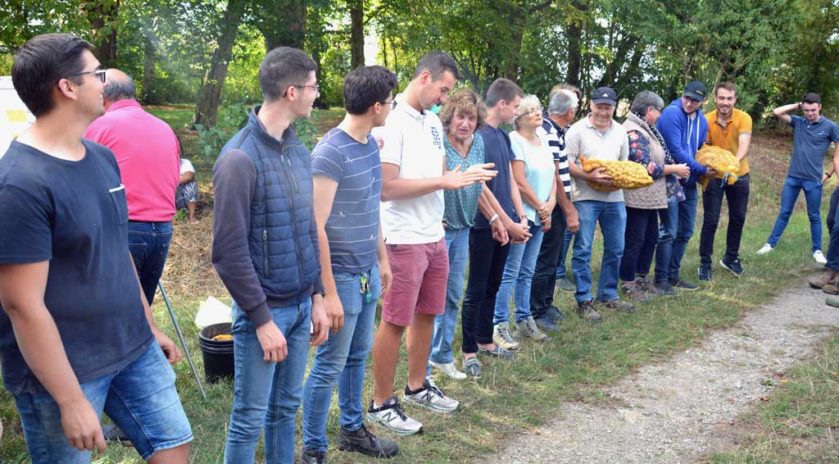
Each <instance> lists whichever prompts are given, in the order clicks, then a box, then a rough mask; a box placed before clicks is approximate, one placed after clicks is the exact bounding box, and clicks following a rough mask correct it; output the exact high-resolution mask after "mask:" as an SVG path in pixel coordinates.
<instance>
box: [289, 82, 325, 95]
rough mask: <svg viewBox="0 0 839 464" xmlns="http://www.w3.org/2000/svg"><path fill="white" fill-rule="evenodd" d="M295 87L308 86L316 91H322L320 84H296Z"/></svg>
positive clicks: (303, 87) (302, 87)
mask: <svg viewBox="0 0 839 464" xmlns="http://www.w3.org/2000/svg"><path fill="white" fill-rule="evenodd" d="M294 86H295V87H297V88H300V89H305V88H306V87H308V88H310V89H314V90H315V92H316V93H320V86H319V85H318V84H294Z"/></svg>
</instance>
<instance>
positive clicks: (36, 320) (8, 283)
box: [0, 261, 105, 452]
mask: <svg viewBox="0 0 839 464" xmlns="http://www.w3.org/2000/svg"><path fill="white" fill-rule="evenodd" d="M48 274H49V261H41V262H38V263H28V264H4V265H0V304H2V306H3V310H4V311H6V314H8V315H9V319H10V320H11V322H12V328H13V330H14V332H15V339H16V340H17V344H18V347H19V348H20V352H21V354H23V359H24V360H25V361H26V365H27V366H29V368H30V369H31V370H32V373H33V374H35V377H37V379H38V380H39V381H40V382H41V384H42V385H43V386H44V388H46V390H47V392H49V394H50V396H52V398H53V399H54V400H55V402H56V404H58V407H59V409H60V410H61V426H62V428H63V430H64V434H65V435H66V436H67V438H68V440H69V441H70V443H71V444H72V445H73V446H75V447H76V448H79V449H87V450H92V449H94V448H96V449H98V450H99V451H100V452H102V451H104V450H105V438H104V437H103V435H102V427H101V426H100V425H99V417H98V416H97V415H96V412H95V411H94V409H93V406H91V404H90V402H89V401H88V400H87V398H85V396H84V393H82V388H81V386H80V385H79V380H78V378H77V377H76V374H75V373H74V372H73V368H72V367H70V361H69V360H68V359H67V353H66V352H65V351H64V345H63V344H62V342H61V335H60V334H59V333H58V327H57V326H56V325H55V320H54V319H53V318H52V315H51V314H50V313H49V311H48V310H47V307H46V305H45V303H44V292H45V291H46V288H47V276H48Z"/></svg>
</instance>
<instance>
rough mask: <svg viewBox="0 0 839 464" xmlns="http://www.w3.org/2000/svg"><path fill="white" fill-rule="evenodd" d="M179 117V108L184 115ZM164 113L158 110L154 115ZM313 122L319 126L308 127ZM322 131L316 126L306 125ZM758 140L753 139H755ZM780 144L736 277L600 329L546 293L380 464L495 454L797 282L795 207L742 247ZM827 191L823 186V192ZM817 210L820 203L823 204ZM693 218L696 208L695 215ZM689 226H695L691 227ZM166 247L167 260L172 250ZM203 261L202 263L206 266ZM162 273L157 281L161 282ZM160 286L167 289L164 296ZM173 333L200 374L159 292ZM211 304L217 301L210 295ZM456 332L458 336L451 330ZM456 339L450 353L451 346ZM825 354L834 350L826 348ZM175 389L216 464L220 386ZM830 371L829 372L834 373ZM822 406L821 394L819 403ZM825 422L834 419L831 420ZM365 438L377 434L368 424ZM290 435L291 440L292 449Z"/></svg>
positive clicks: (802, 252) (196, 453)
mask: <svg viewBox="0 0 839 464" xmlns="http://www.w3.org/2000/svg"><path fill="white" fill-rule="evenodd" d="M184 111H185V110H184ZM315 115H316V117H315V118H314V119H315V123H316V125H317V124H318V122H320V124H322V125H327V124H333V125H334V124H335V123H337V121H338V119H339V118H340V112H335V111H331V112H329V113H324V114H322V115H321V114H320V113H319V112H316V113H315ZM164 116H165V115H164ZM318 116H322V119H320V120H318ZM318 128H319V130H323V127H320V126H319V127H318ZM756 139H758V137H756ZM788 147H789V141H788V139H780V138H773V137H767V136H761V137H760V140H756V143H755V148H754V151H753V155H751V156H752V157H753V159H752V166H753V169H754V170H755V172H754V173H753V175H752V198H751V201H750V212H749V216H748V219H747V224H746V230H745V233H744V237H743V242H742V255H743V256H742V260H743V264H744V266H745V269H746V274H745V276H744V277H743V278H742V279H735V278H734V277H733V276H731V275H730V274H728V273H727V272H726V271H724V270H722V269H720V268H718V267H717V268H715V280H714V281H712V282H711V283H710V284H709V285H708V286H706V287H705V288H704V289H702V290H700V291H697V292H688V293H683V294H681V295H679V296H677V297H673V298H669V299H659V300H656V301H655V302H653V303H651V304H648V305H644V306H643V307H642V308H641V309H640V311H639V312H638V313H636V314H634V315H626V314H616V313H613V312H608V313H606V314H605V315H604V316H605V321H604V323H603V324H600V325H597V326H592V325H589V324H585V323H581V322H580V321H579V320H578V319H577V318H576V317H574V316H573V315H571V314H572V313H573V307H574V304H573V298H572V296H571V295H570V294H560V295H557V301H558V303H559V306H561V307H562V308H563V309H564V310H565V311H566V313H568V314H569V320H568V321H567V322H565V323H564V324H563V326H562V331H561V332H560V333H559V334H558V335H556V336H554V337H553V338H552V340H550V341H549V342H547V343H544V344H541V345H534V344H530V343H524V346H523V348H522V351H521V354H520V355H519V357H518V359H517V361H516V362H514V363H507V362H502V361H493V360H486V361H484V377H483V378H482V379H481V380H479V381H471V380H470V381H464V382H453V381H448V380H441V381H440V384H441V386H442V387H443V388H444V389H445V391H446V392H447V393H448V394H450V395H451V396H453V397H454V398H457V399H459V400H461V402H462V407H461V409H460V410H459V411H457V412H456V413H454V414H451V415H448V416H441V415H436V414H433V413H428V412H425V411H420V410H417V409H416V408H412V407H409V413H410V414H411V415H414V416H415V417H416V418H417V419H419V420H421V421H422V422H423V423H424V424H425V433H424V434H422V435H418V436H412V437H406V438H400V439H398V442H399V445H400V447H401V453H400V455H399V456H398V457H397V458H396V459H394V460H392V461H390V462H405V463H409V462H410V463H413V462H440V463H443V462H473V461H479V460H480V457H481V456H482V455H484V454H485V453H489V452H492V451H494V450H497V449H499V448H500V447H501V446H503V444H504V443H505V442H506V441H508V440H513V439H515V437H516V435H517V434H520V433H527V432H528V431H529V430H532V429H533V428H534V427H536V426H538V425H539V424H542V423H544V422H545V421H547V420H549V419H550V418H551V417H553V415H554V414H555V408H556V407H557V406H559V405H560V404H561V403H562V402H564V401H588V402H607V401H609V400H608V398H607V397H606V395H605V394H604V393H603V388H604V386H606V385H608V384H610V383H612V382H614V381H616V380H617V379H619V378H621V377H624V376H626V375H627V374H628V373H630V372H632V371H633V370H634V369H637V368H638V367H640V366H642V365H645V364H648V363H651V362H655V361H658V360H662V359H666V358H667V357H669V356H670V355H671V354H672V353H674V352H676V351H678V350H684V349H686V348H689V347H691V346H695V345H696V344H697V343H698V342H699V341H701V340H702V339H703V338H704V337H705V336H706V335H707V334H709V333H710V332H711V331H713V330H716V329H719V328H723V327H727V326H730V325H732V324H733V323H735V322H736V321H738V320H739V319H740V318H741V317H742V315H743V314H744V313H745V312H746V311H749V310H750V309H752V308H755V307H757V306H759V305H760V304H763V303H766V302H767V301H769V300H770V299H771V298H772V297H773V296H775V295H777V294H779V293H781V292H782V291H783V289H784V287H786V286H788V285H791V284H794V283H797V282H800V279H801V277H802V276H803V275H805V274H807V273H808V272H810V271H811V270H813V269H815V266H814V264H813V262H812V258H811V257H810V255H809V252H808V250H809V227H808V224H807V222H806V217H805V215H804V214H802V213H801V212H800V211H799V212H798V213H797V214H795V215H794V216H793V219H792V221H791V222H790V225H789V227H788V229H787V231H786V233H785V235H784V238H783V239H782V241H781V243H780V244H779V246H778V247H777V248H776V249H775V250H774V251H773V252H772V253H771V254H770V255H768V256H765V257H757V256H755V255H754V251H755V250H756V249H757V248H759V247H760V246H761V245H762V244H763V242H764V240H765V239H766V237H767V235H768V233H769V230H770V228H771V226H772V222H773V221H774V218H775V214H776V213H777V208H778V200H779V192H780V185H781V183H782V182H783V173H784V171H785V167H786V160H787V159H788V154H787V153H788V152H787V150H788ZM826 190H827V189H826ZM826 206H827V205H825V207H826ZM699 218H700V219H701V212H700V213H699ZM699 223H701V221H699V222H698V224H697V228H698V227H699ZM725 226H726V220H725V217H723V221H722V224H721V225H720V229H719V231H718V234H717V242H716V248H717V253H716V255H717V256H719V255H720V250H721V248H722V247H723V243H724V240H725V236H724V235H725ZM176 228H177V231H176V234H194V233H195V230H196V229H190V228H188V226H186V225H184V224H182V223H176ZM194 240H195V241H204V242H205V243H209V241H210V237H209V236H196V237H194ZM601 246H602V240H601V239H600V238H596V240H595V255H594V258H593V259H592V263H593V264H594V265H593V268H594V269H593V270H594V272H595V273H596V272H597V271H598V268H599V262H600V247H601ZM697 247H698V230H697V233H696V234H695V237H694V239H693V240H691V242H690V246H689V248H688V252H687V254H686V257H685V261H684V264H683V269H684V272H685V276H686V277H690V278H695V272H696V268H697V266H698V253H697ZM171 252H174V253H177V252H178V250H175V249H173V250H172V251H171ZM206 265H207V266H209V263H207V264H206ZM165 279H166V276H164V280H165ZM170 291H171V289H170ZM170 296H171V297H172V300H173V303H174V305H175V311H176V312H177V314H178V317H179V320H180V324H181V327H182V328H183V329H184V330H185V332H186V337H187V340H188V342H189V348H190V351H191V352H192V354H193V356H194V357H195V358H196V361H197V362H198V364H199V366H198V367H199V370H201V368H202V366H201V359H200V358H201V356H200V351H199V350H198V346H197V330H196V329H195V327H194V324H192V322H191V320H192V318H193V317H194V315H195V313H196V311H197V308H198V304H199V302H200V301H201V300H203V299H204V298H205V297H206V295H204V294H171V295H170ZM215 296H217V297H221V296H222V295H215ZM159 300H160V299H158V301H157V302H156V304H155V314H156V318H157V321H158V323H159V324H160V326H161V327H162V328H163V329H164V330H166V331H167V333H169V334H172V335H174V331H173V330H172V327H171V323H170V322H169V320H168V316H167V315H166V312H165V307H164V306H162V301H159ZM458 332H459V331H458ZM459 344H460V339H459V334H458V336H457V337H456V340H455V350H459V348H460V345H459ZM834 353H835V350H834ZM405 364H406V363H405V354H404V350H403V352H402V353H401V359H400V363H399V369H398V371H397V375H396V382H395V385H394V390H395V391H396V390H399V389H401V387H402V386H403V385H404V381H405V378H406V372H405ZM175 369H176V372H177V374H178V381H177V386H178V390H179V392H180V394H181V398H182V401H183V403H184V406H185V408H186V411H187V414H188V416H189V418H190V421H191V423H192V426H193V430H194V433H195V442H194V443H193V447H192V453H191V457H192V462H195V463H200V464H211V463H217V462H221V458H222V455H223V448H224V439H225V431H226V427H227V422H228V419H229V414H230V404H231V396H232V394H231V391H232V389H231V386H230V384H229V383H221V384H217V385H212V386H207V393H208V399H207V400H206V401H204V400H202V399H201V397H200V395H199V393H198V390H197V388H196V386H195V384H194V382H193V380H192V377H191V373H190V371H189V367H188V366H187V364H186V363H185V362H183V363H180V364H179V365H178V366H176V368H175ZM834 371H835V368H834ZM365 389H366V390H365V393H364V397H365V398H366V399H369V398H370V397H371V382H369V381H368V382H367V384H366V385H365ZM825 399H827V397H825ZM337 413H338V412H337V406H336V403H335V401H333V404H332V409H331V412H330V418H329V423H328V430H329V436H330V438H331V439H333V440H334V437H335V432H336V429H337ZM0 418H2V420H3V422H4V424H6V426H7V431H6V434H5V436H4V438H3V442H2V446H0V462H4V463H5V462H19V461H21V460H24V459H25V456H26V451H25V445H24V442H23V439H22V434H21V431H20V427H19V424H18V422H17V420H16V419H15V412H14V406H13V404H12V401H11V397H10V396H9V395H8V393H6V392H5V390H3V391H0ZM834 423H835V422H834ZM371 427H374V430H375V431H376V432H377V433H382V434H385V435H386V434H387V433H386V432H382V431H381V429H379V428H376V427H375V426H371ZM299 444H300V436H299V434H298V436H297V446H298V447H299ZM329 459H330V462H333V463H356V462H374V460H372V459H371V460H365V459H364V458H363V457H361V456H358V455H355V454H347V453H342V452H338V451H335V450H331V451H330V456H329ZM95 462H97V463H102V464H104V463H134V462H139V458H138V457H137V455H136V453H134V451H133V450H132V449H130V448H122V447H119V446H113V445H111V446H109V448H108V450H107V451H106V453H105V454H104V455H103V456H99V457H97V458H96V459H95Z"/></svg>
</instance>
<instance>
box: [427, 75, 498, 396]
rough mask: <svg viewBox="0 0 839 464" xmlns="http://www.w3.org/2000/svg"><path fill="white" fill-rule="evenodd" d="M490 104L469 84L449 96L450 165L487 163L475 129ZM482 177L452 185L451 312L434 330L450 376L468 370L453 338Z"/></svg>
mask: <svg viewBox="0 0 839 464" xmlns="http://www.w3.org/2000/svg"><path fill="white" fill-rule="evenodd" d="M485 118H486V107H485V106H484V103H483V102H482V101H481V97H479V96H478V94H476V93H475V92H473V91H472V90H469V89H461V90H459V91H458V92H456V93H455V94H454V95H452V96H451V97H449V99H448V101H447V102H446V105H445V106H444V107H443V109H442V111H441V114H440V119H441V121H442V123H443V127H444V129H445V131H446V137H445V139H444V145H445V148H446V164H447V169H449V170H453V169H455V168H457V167H458V166H460V168H461V171H465V170H466V169H467V168H469V166H473V165H476V164H483V163H484V158H485V157H484V141H483V139H482V138H481V135H480V134H477V133H475V129H477V127H478V126H480V125H481V124H483V122H484V119H485ZM482 187H483V184H482V183H476V184H473V185H471V186H469V187H466V188H463V189H460V190H446V191H445V192H444V193H443V195H444V199H445V205H446V209H445V214H444V216H443V221H444V224H443V226H444V227H445V229H446V247H447V248H448V252H449V279H448V283H447V289H446V312H445V313H443V314H441V315H439V316H437V319H436V320H435V322H434V335H433V337H432V339H431V356H430V357H429V361H428V364H429V372H430V370H431V367H433V368H435V369H437V370H438V371H440V372H442V373H443V374H444V375H446V376H447V377H449V378H452V379H456V380H461V379H465V378H466V374H464V373H463V372H461V371H459V370H458V369H457V367H455V364H454V355H453V354H452V339H453V338H454V330H455V327H456V325H457V311H458V307H459V306H460V299H461V297H462V296H463V282H464V278H465V275H466V261H467V258H468V257H469V228H470V227H472V226H473V225H474V223H475V214H476V213H477V211H478V198H479V197H480V195H481V189H482Z"/></svg>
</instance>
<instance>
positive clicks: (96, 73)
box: [67, 69, 108, 84]
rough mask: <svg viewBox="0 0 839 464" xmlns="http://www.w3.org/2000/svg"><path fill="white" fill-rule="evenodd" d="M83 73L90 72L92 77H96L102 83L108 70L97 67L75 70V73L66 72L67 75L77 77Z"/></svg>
mask: <svg viewBox="0 0 839 464" xmlns="http://www.w3.org/2000/svg"><path fill="white" fill-rule="evenodd" d="M85 74H91V75H92V76H93V77H96V78H98V79H99V81H100V82H101V83H103V84H104V83H105V80H106V79H107V77H108V71H107V70H105V69H97V70H95V71H84V72H77V73H73V74H68V75H67V77H78V76H84V75H85Z"/></svg>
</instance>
